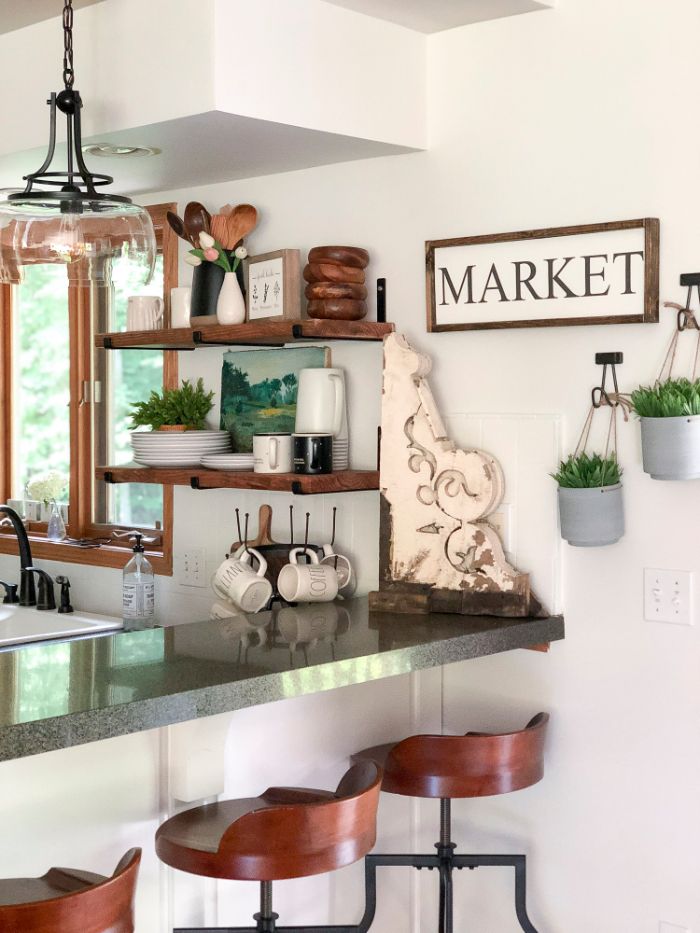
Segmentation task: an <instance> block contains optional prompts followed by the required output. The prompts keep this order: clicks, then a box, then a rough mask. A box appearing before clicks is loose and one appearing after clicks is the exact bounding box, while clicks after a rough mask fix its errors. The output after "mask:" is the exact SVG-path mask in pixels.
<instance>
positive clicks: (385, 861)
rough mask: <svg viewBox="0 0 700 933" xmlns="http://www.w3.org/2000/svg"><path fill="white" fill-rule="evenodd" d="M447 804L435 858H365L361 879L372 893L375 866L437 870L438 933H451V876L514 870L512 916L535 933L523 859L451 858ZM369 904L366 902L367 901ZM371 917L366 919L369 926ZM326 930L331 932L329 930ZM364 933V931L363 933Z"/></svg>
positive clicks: (527, 931)
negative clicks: (478, 870) (465, 870)
mask: <svg viewBox="0 0 700 933" xmlns="http://www.w3.org/2000/svg"><path fill="white" fill-rule="evenodd" d="M450 809H451V808H450V801H449V800H441V801H440V842H436V843H435V848H436V849H437V852H436V854H435V855H368V856H367V857H366V858H365V876H366V877H367V878H370V879H371V883H372V888H373V890H375V891H376V878H375V874H376V869H377V867H378V866H380V865H383V866H387V867H388V866H391V867H394V868H397V867H398V868H401V867H404V868H418V869H421V868H427V869H428V870H433V869H435V870H437V872H438V874H439V875H440V909H439V914H440V916H439V927H438V930H439V933H453V918H452V914H453V910H452V905H453V893H452V872H453V871H454V870H455V869H457V870H458V871H461V870H462V869H463V868H469V869H474V868H487V867H488V868H493V867H498V868H503V867H506V868H514V869H515V913H516V916H517V918H518V921H519V923H520V926H521V927H522V929H523V930H524V931H525V933H537V930H536V928H535V926H534V925H533V923H532V920H530V918H529V917H528V915H527V900H526V894H527V886H526V868H525V865H526V857H525V856H524V855H455V849H456V846H455V844H454V843H453V842H452V841H451V840H450V836H451V822H452V820H451V812H450ZM368 904H369V898H368ZM372 919H374V914H372V918H370V925H371V922H372ZM328 929H332V928H331V927H329V928H328ZM363 933H364V931H363Z"/></svg>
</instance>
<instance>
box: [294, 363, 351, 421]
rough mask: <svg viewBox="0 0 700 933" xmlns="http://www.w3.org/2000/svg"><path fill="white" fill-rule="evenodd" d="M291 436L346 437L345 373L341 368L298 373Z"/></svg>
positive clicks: (304, 370)
mask: <svg viewBox="0 0 700 933" xmlns="http://www.w3.org/2000/svg"><path fill="white" fill-rule="evenodd" d="M294 433H295V434H332V435H333V437H334V438H335V437H343V435H344V436H345V437H346V438H347V413H346V404H345V373H344V372H343V370H342V369H330V368H323V369H321V368H317V369H302V370H300V372H299V390H298V392H297V414H296V424H295V428H294Z"/></svg>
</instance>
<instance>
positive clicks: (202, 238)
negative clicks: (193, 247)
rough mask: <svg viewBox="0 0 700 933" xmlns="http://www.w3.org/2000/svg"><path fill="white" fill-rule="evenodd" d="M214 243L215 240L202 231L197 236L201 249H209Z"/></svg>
mask: <svg viewBox="0 0 700 933" xmlns="http://www.w3.org/2000/svg"><path fill="white" fill-rule="evenodd" d="M214 243H216V240H215V239H214V237H213V236H212V235H211V234H210V233H205V232H204V231H203V230H202V232H201V233H200V234H199V245H200V246H201V247H202V249H211V248H212V246H213V245H214Z"/></svg>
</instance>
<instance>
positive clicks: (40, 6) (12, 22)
mask: <svg viewBox="0 0 700 933" xmlns="http://www.w3.org/2000/svg"><path fill="white" fill-rule="evenodd" d="M101 2H102V0H73V6H74V8H75V9H76V10H77V9H79V8H80V7H81V6H92V4H93V3H101ZM62 10H63V0H0V35H1V34H2V33H4V32H13V31H14V30H15V29H22V27H24V26H31V25H32V24H33V23H40V22H42V20H45V19H51V18H52V17H53V16H60V15H61V12H62Z"/></svg>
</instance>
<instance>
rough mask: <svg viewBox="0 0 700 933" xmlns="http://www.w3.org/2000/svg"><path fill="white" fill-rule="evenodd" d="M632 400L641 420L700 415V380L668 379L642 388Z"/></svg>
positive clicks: (633, 395)
mask: <svg viewBox="0 0 700 933" xmlns="http://www.w3.org/2000/svg"><path fill="white" fill-rule="evenodd" d="M631 398H632V407H633V408H634V410H635V412H636V413H637V414H638V415H639V417H640V418H679V417H681V416H683V415H700V379H696V380H695V382H691V381H690V380H689V379H667V380H666V382H660V383H657V384H656V385H654V386H640V387H639V388H638V389H635V391H634V392H633V393H632V396H631Z"/></svg>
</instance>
